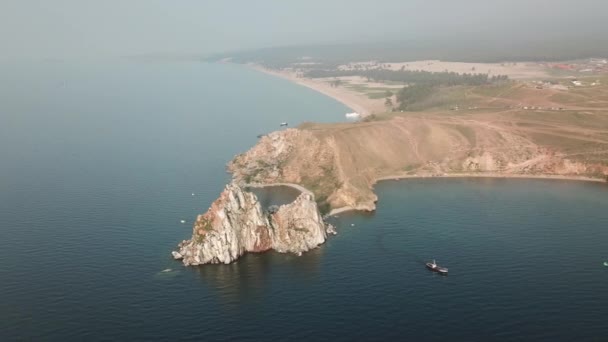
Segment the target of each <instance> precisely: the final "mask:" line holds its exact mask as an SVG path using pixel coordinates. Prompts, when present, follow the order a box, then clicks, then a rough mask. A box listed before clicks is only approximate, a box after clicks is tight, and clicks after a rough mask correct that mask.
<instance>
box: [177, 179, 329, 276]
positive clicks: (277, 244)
mask: <svg viewBox="0 0 608 342" xmlns="http://www.w3.org/2000/svg"><path fill="white" fill-rule="evenodd" d="M326 238H327V232H326V226H325V223H324V222H323V219H322V216H321V214H320V212H319V209H318V208H317V204H316V202H315V199H314V196H313V195H312V194H310V193H302V194H300V195H299V196H298V197H297V198H296V199H295V201H293V202H292V203H289V204H286V205H282V206H280V207H279V208H278V209H277V210H273V211H271V212H264V210H263V209H262V206H261V205H260V203H259V202H258V199H257V197H256V196H255V194H253V193H251V192H247V191H244V190H243V189H242V188H241V187H240V186H238V185H237V184H236V183H231V184H228V185H227V186H226V188H225V190H224V191H223V192H222V194H221V195H220V197H219V198H218V199H217V200H216V201H215V202H213V204H212V205H211V208H209V210H208V211H207V213H205V214H204V215H199V216H198V217H197V219H196V222H195V223H194V227H193V234H192V239H190V240H185V241H183V242H182V243H180V244H179V246H178V247H179V249H178V251H176V252H173V256H174V257H175V258H176V259H177V258H178V257H181V259H182V261H183V263H184V264H185V265H186V266H188V265H201V264H209V263H225V264H228V263H230V262H232V261H234V260H236V259H237V258H238V257H240V256H241V255H243V254H244V253H245V252H264V251H267V250H270V249H274V250H276V251H278V252H281V253H287V252H290V253H295V254H298V255H299V254H301V253H302V252H306V251H308V250H310V249H313V248H315V247H317V246H318V245H320V244H322V243H323V242H325V239H326Z"/></svg>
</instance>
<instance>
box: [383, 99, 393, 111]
mask: <svg viewBox="0 0 608 342" xmlns="http://www.w3.org/2000/svg"><path fill="white" fill-rule="evenodd" d="M384 105H385V106H386V107H387V108H392V107H393V100H391V98H390V97H387V98H386V100H385V101H384Z"/></svg>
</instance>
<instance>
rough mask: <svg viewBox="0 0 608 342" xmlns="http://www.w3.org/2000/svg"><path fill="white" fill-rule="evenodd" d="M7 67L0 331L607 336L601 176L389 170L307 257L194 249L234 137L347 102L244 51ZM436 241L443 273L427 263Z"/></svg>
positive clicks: (0, 183)
mask: <svg viewBox="0 0 608 342" xmlns="http://www.w3.org/2000/svg"><path fill="white" fill-rule="evenodd" d="M0 72H1V74H2V78H0V317H2V319H1V320H0V340H2V341H11V340H28V339H30V340H55V341H70V340H71V341H82V340H87V341H94V340H141V341H152V340H198V341H200V340H205V341H210V340H286V341H287V340H289V341H293V340H302V339H310V340H316V339H332V340H404V339H408V340H445V339H451V340H469V341H470V340H505V341H507V340H513V341H521V340H552V341H558V340H565V341H572V340H593V339H603V338H606V336H608V324H607V323H606V317H608V291H607V287H606V284H607V283H608V268H607V267H604V266H602V262H603V261H604V260H608V210H607V209H608V187H606V186H604V185H601V184H586V183H578V182H567V181H540V180H492V179H476V180H466V179H449V180H447V179H446V180H444V179H432V180H409V181H403V182H382V183H380V184H379V185H378V186H377V189H376V190H377V192H378V194H379V197H380V201H379V203H378V211H377V212H376V213H374V214H357V213H343V214H341V215H340V217H339V218H338V219H335V220H334V223H335V224H336V226H337V229H338V232H339V235H338V236H335V237H331V238H330V239H329V240H328V241H327V243H326V244H324V245H323V246H321V247H320V248H318V249H316V250H314V251H312V252H309V253H306V254H304V255H303V256H301V257H297V256H294V255H284V254H278V253H266V254H249V255H246V256H245V257H243V258H242V259H240V260H239V261H238V262H236V263H233V264H230V265H211V266H203V267H192V268H184V267H182V266H181V264H180V263H178V262H175V261H173V260H172V259H171V257H170V251H171V250H172V249H174V247H175V246H176V244H177V243H178V242H180V241H181V240H183V239H186V238H189V237H190V235H191V224H192V220H193V219H194V218H195V217H196V215H197V214H199V213H202V212H205V211H206V209H207V208H208V207H209V205H210V203H211V202H212V201H213V200H214V199H215V198H216V197H217V196H218V194H219V193H220V191H221V190H222V188H223V186H224V184H225V183H226V182H227V181H228V180H229V178H230V177H229V175H228V174H226V172H225V164H226V162H227V161H229V160H230V159H231V158H232V156H233V155H235V154H237V153H240V152H243V151H245V150H247V149H248V148H249V147H250V146H252V145H253V144H255V142H256V140H257V138H256V136H257V135H258V134H261V133H266V132H269V131H272V130H276V129H278V128H279V127H278V124H279V123H280V122H282V121H288V122H289V123H290V124H291V125H293V124H297V123H299V122H302V121H306V120H310V121H340V120H343V115H344V113H346V112H348V111H349V110H348V109H347V108H345V107H344V106H342V105H341V104H339V103H336V102H335V101H333V100H331V99H329V98H326V97H324V96H322V95H319V94H317V93H315V92H313V91H312V90H309V89H306V88H303V87H299V86H296V85H292V84H290V83H289V82H287V81H284V80H280V79H275V78H272V77H270V76H267V75H263V74H259V73H257V72H254V71H252V70H248V69H246V68H243V67H240V66H233V65H209V64H202V63H131V62H116V63H70V64H67V63H30V64H14V63H13V64H7V63H5V64H1V65H0ZM193 194H194V195H193ZM266 195H268V196H267V197H265V198H268V199H267V200H265V201H267V202H268V204H274V203H276V202H277V201H279V202H280V201H285V199H286V198H289V196H292V195H293V194H289V193H286V194H283V195H277V196H278V197H276V196H275V195H271V194H266ZM266 195H265V196H266ZM273 196H275V197H273ZM182 219H183V220H186V221H187V222H186V224H181V223H180V220H182ZM431 258H436V259H437V261H438V262H439V263H440V264H445V266H447V267H449V268H450V275H449V276H447V277H441V276H437V275H435V274H433V273H431V272H428V271H427V270H425V269H424V261H426V260H428V259H431ZM163 271H165V272H163Z"/></svg>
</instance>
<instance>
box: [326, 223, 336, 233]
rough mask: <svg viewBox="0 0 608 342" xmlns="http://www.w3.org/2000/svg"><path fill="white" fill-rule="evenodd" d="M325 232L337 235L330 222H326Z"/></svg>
mask: <svg viewBox="0 0 608 342" xmlns="http://www.w3.org/2000/svg"><path fill="white" fill-rule="evenodd" d="M325 231H326V232H327V234H332V235H337V234H338V232H336V228H335V227H334V226H333V225H332V224H327V228H326V229H325Z"/></svg>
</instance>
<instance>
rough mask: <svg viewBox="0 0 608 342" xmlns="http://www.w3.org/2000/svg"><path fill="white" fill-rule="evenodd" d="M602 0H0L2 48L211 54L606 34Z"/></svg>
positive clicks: (15, 52) (62, 53)
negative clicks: (479, 35) (431, 39)
mask: <svg viewBox="0 0 608 342" xmlns="http://www.w3.org/2000/svg"><path fill="white" fill-rule="evenodd" d="M606 13H608V1H606V0H508V1H507V0H365V1H358V0H348V1H347V0H306V1H298V0H240V1H236V0H218V1H205V0H198V1H196V0H96V1H92V0H39V1H35V0H0V46H1V51H2V56H3V57H9V58H10V57H17V58H21V57H81V56H121V55H137V54H191V53H202V54H204V53H210V52H218V51H224V50H234V49H242V48H254V47H267V46H277V45H295V44H311V43H343V42H357V41H372V40H397V39H412V38H414V39H415V38H424V37H427V36H439V37H441V36H446V35H459V34H467V35H474V34H475V33H476V32H484V33H486V34H488V33H490V34H493V33H496V34H502V35H506V34H507V33H509V34H512V35H513V36H514V37H529V36H530V35H532V36H541V37H542V36H543V35H545V34H546V35H553V36H556V35H560V34H568V33H572V31H576V32H583V33H585V34H590V35H600V34H601V35H605V34H608V20H606Z"/></svg>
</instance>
